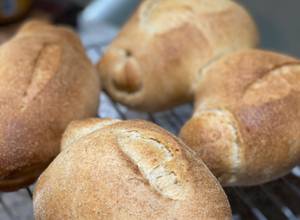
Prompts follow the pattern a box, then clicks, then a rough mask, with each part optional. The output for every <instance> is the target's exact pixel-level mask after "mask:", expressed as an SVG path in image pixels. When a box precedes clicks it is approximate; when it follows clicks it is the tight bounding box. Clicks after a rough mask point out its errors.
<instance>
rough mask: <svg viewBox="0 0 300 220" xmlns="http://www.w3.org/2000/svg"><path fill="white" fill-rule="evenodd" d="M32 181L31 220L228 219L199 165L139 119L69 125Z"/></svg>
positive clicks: (223, 204)
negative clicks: (53, 153) (54, 153)
mask: <svg viewBox="0 0 300 220" xmlns="http://www.w3.org/2000/svg"><path fill="white" fill-rule="evenodd" d="M62 148H63V150H62V152H61V153H60V154H59V155H58V157H57V158H55V160H54V161H53V162H52V163H51V164H50V166H49V167H48V168H47V169H46V171H45V172H44V173H43V174H42V175H41V176H40V178H39V180H38V182H37V185H36V188H35V193H34V199H33V202H34V215H35V219H36V220H39V219H43V220H47V219H65V220H68V219H70V220H71V219H72V220H76V219H95V220H96V219H122V220H126V219H153V220H154V219H162V220H167V219H170V220H171V219H172V220H173V219H178V220H185V219H203V220H208V219H220V220H224V219H227V220H229V219H231V211H230V207H229V203H228V201H227V199H226V195H225V193H224V192H223V190H222V188H221V187H220V185H219V183H218V182H217V181H216V179H215V178H214V176H213V175H212V174H211V173H210V171H209V170H208V169H207V167H206V166H205V165H204V163H203V162H202V161H201V160H199V159H195V157H194V155H193V153H191V152H190V150H188V149H187V147H186V146H185V145H184V144H183V143H182V142H181V141H180V140H178V139H177V138H175V137H174V136H173V135H171V134H170V133H168V132H167V131H165V130H163V129H162V128H159V127H158V126H156V125H154V124H152V123H149V122H145V121H119V120H109V119H106V120H102V119H89V120H85V121H77V122H72V123H71V125H69V127H68V129H67V131H66V132H65V134H64V138H63V142H62Z"/></svg>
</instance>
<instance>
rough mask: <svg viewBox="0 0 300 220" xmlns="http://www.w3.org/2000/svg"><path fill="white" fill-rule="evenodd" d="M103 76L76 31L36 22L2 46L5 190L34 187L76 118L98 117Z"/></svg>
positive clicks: (0, 163)
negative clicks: (101, 78)
mask: <svg viewBox="0 0 300 220" xmlns="http://www.w3.org/2000/svg"><path fill="white" fill-rule="evenodd" d="M99 87H100V85H99V77H98V75H97V73H96V70H95V69H94V67H93V66H92V64H91V63H90V61H89V60H88V58H87V56H86V55H85V52H84V48H83V47H82V45H81V42H80V40H79V39H78V37H77V36H76V35H75V33H73V32H72V31H71V30H69V29H67V28H63V27H54V26H52V25H50V24H46V23H42V22H38V21H32V22H28V23H26V24H25V25H24V26H23V27H22V28H21V29H20V31H19V32H18V33H17V35H16V36H15V37H13V38H12V39H11V40H9V41H8V42H6V43H4V44H2V45H1V47H0V103H1V104H0V137H1V138H0V190H1V191H11V190H16V189H18V188H21V187H24V186H26V185H28V184H30V183H32V182H33V181H34V180H35V179H36V178H37V177H38V175H39V174H40V173H41V172H42V171H43V170H44V169H45V167H46V166H47V165H48V164H49V163H50V162H51V160H52V159H53V158H54V157H55V156H56V155H57V154H58V152H59V146H60V140H61V136H62V134H63V132H64V130H65V128H66V127H67V125H68V124H69V122H71V121H72V120H76V119H81V118H86V117H91V116H94V115H96V113H97V106H98V96H99Z"/></svg>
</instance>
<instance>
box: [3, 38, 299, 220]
mask: <svg viewBox="0 0 300 220" xmlns="http://www.w3.org/2000/svg"><path fill="white" fill-rule="evenodd" d="M103 45H105V43H103V44H87V45H86V51H87V54H88V55H89V57H90V58H91V59H92V60H93V61H96V60H98V59H99V58H100V57H101V54H102V49H103ZM100 102H101V105H100V108H99V115H100V116H101V117H109V118H119V119H137V118H138V119H144V120H149V121H152V122H154V123H156V124H158V125H160V126H162V127H164V128H165V129H167V130H169V131H170V132H172V133H174V134H178V132H179V130H180V128H181V127H182V125H183V124H184V122H185V121H186V120H187V119H188V118H189V117H190V116H191V113H192V109H193V106H192V105H191V104H188V105H185V106H180V107H178V108H175V109H172V110H170V111H165V112H161V113H155V114H152V113H139V112H135V111H131V110H129V109H127V108H126V107H124V106H122V105H120V104H118V103H116V102H114V101H113V100H111V99H110V98H109V97H108V96H107V95H106V94H105V93H104V92H103V93H102V94H101V96H100ZM33 188H34V185H32V186H30V187H27V188H24V189H21V190H19V191H17V192H13V193H1V194H0V220H32V219H33V214H32V191H33ZM225 191H226V193H227V195H228V198H229V201H230V203H231V207H232V210H233V219H235V220H239V219H243V220H244V219H245V220H252V219H253V220H267V219H270V220H297V219H300V168H299V167H297V168H295V169H294V170H293V171H292V172H291V174H289V175H288V176H286V177H284V178H280V179H279V180H277V181H274V182H271V183H268V184H265V185H260V186H256V187H250V188H239V187H235V188H227V189H225Z"/></svg>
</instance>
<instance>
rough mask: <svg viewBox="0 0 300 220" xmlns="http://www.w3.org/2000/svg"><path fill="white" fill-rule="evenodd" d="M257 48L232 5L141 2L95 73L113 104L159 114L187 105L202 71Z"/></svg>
mask: <svg viewBox="0 0 300 220" xmlns="http://www.w3.org/2000/svg"><path fill="white" fill-rule="evenodd" d="M257 42H258V34H257V30H256V26H255V24H254V22H253V20H252V19H251V17H250V16H249V15H248V13H247V11H246V10H245V9H244V8H242V7H241V6H239V5H238V4H237V3H236V2H235V1H229V0H188V1H187V0H155V1H153V0H146V1H143V2H142V3H141V5H140V7H139V8H138V9H137V11H136V13H135V14H134V15H133V17H132V18H131V19H130V20H129V22H128V23H127V24H126V25H125V27H124V28H123V30H122V31H121V32H120V34H119V36H118V37H117V38H116V39H115V40H114V41H113V43H112V44H111V45H110V46H109V47H108V49H107V51H106V52H105V53H104V56H103V58H102V59H101V60H100V62H99V64H98V69H99V72H100V75H101V79H102V80H101V81H102V82H103V85H104V88H105V89H106V91H107V92H108V93H109V95H110V96H111V97H112V98H113V99H115V100H116V101H118V102H120V103H123V104H125V105H127V106H129V107H131V108H135V109H137V110H142V111H161V110H165V109H167V108H170V107H173V106H176V105H179V104H182V103H185V102H187V101H191V100H192V98H193V95H194V91H195V89H196V87H197V82H198V80H199V78H201V72H202V70H203V68H205V66H206V65H208V64H210V63H212V62H215V61H216V60H218V59H219V58H220V57H222V56H223V55H225V54H227V53H230V52H232V51H235V50H238V49H241V48H249V47H254V46H256V45H257Z"/></svg>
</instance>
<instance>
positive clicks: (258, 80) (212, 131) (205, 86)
mask: <svg viewBox="0 0 300 220" xmlns="http://www.w3.org/2000/svg"><path fill="white" fill-rule="evenodd" d="M196 100H197V102H196V104H195V112H194V115H193V117H192V119H190V120H189V121H188V122H187V123H186V125H185V126H184V127H183V128H182V131H181V134H180V136H181V137H182V139H183V140H184V141H185V142H186V143H187V145H189V146H190V147H192V148H193V149H194V150H195V151H196V152H197V154H198V157H199V158H201V159H203V160H204V162H205V163H206V164H207V165H208V167H209V168H210V169H211V170H212V172H213V173H214V174H215V175H216V176H217V178H218V179H219V180H220V182H221V183H222V184H223V185H224V186H232V185H240V186H246V185H255V184H260V183H264V182H267V181H270V180H273V179H275V178H278V177H280V176H282V175H284V174H286V173H288V172H289V171H290V170H291V169H292V168H293V167H294V166H295V165H297V164H299V162H300V132H299V131H300V61H299V60H297V59H294V58H291V57H288V56H285V55H281V54H277V53H273V52H266V51H260V50H245V51H242V52H238V53H235V54H232V55H228V56H226V57H224V58H223V59H221V60H220V61H219V62H218V63H216V64H213V65H211V66H210V67H208V68H207V69H206V70H205V71H204V72H203V74H202V79H201V82H200V84H199V89H198V91H197V97H196Z"/></svg>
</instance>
